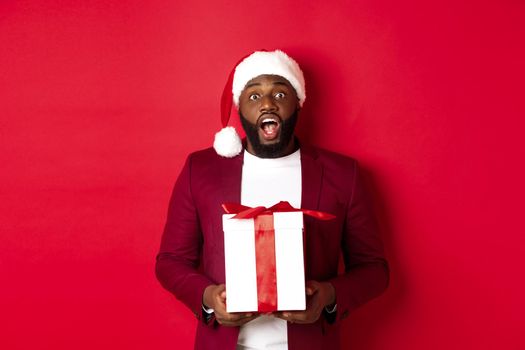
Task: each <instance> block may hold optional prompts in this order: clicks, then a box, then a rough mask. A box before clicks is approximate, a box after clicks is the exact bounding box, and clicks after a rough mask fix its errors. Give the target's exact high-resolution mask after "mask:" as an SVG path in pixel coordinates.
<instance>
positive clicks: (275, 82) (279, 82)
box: [245, 81, 288, 89]
mask: <svg viewBox="0 0 525 350" xmlns="http://www.w3.org/2000/svg"><path fill="white" fill-rule="evenodd" d="M260 85H261V83H250V84H248V85H246V87H245V89H247V88H249V87H252V86H260ZM272 85H284V86H288V85H287V84H286V83H285V82H284V81H274V82H273V83H272Z"/></svg>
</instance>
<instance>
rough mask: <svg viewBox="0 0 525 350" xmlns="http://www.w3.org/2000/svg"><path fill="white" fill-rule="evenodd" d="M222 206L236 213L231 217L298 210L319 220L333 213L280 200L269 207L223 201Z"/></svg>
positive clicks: (229, 212) (252, 216)
mask: <svg viewBox="0 0 525 350" xmlns="http://www.w3.org/2000/svg"><path fill="white" fill-rule="evenodd" d="M222 208H223V209H224V211H225V212H226V213H227V214H237V215H235V216H234V217H232V219H253V218H256V217H257V216H259V215H263V214H273V213H276V212H296V211H300V212H303V214H306V215H308V216H311V217H314V218H316V219H319V220H332V219H335V215H332V214H329V213H325V212H322V211H317V210H309V209H297V208H294V207H292V206H291V204H290V203H288V202H284V201H281V202H279V203H277V204H275V205H273V206H271V207H269V208H266V207H262V206H261V207H255V208H251V207H247V206H245V205H242V204H238V203H223V204H222Z"/></svg>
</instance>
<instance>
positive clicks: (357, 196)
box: [330, 160, 389, 320]
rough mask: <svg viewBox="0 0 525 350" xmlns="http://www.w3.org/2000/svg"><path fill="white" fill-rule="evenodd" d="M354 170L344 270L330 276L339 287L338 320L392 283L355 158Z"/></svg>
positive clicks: (347, 218)
mask: <svg viewBox="0 0 525 350" xmlns="http://www.w3.org/2000/svg"><path fill="white" fill-rule="evenodd" d="M352 172H353V179H352V181H353V184H352V186H351V191H350V197H349V199H348V204H347V208H346V218H345V221H344V226H343V230H344V232H343V238H342V252H343V258H344V264H345V273H344V274H342V275H339V276H337V277H335V278H333V279H331V280H330V282H331V283H332V284H333V286H334V288H335V291H336V299H337V320H340V319H343V318H346V317H347V316H348V315H349V313H350V312H351V311H352V310H354V309H356V308H357V307H359V306H360V305H362V304H364V303H366V302H367V301H369V300H370V299H373V298H374V297H376V296H378V295H380V294H381V293H382V292H383V291H384V290H385V289H386V288H387V286H388V283H389V268H388V263H387V261H386V259H385V257H384V252H383V244H382V240H381V237H380V235H379V231H378V227H377V222H376V219H375V216H374V214H373V211H372V209H371V205H370V198H369V197H368V196H367V194H366V193H365V190H364V188H363V184H362V181H361V176H360V174H359V169H358V164H357V162H356V161H355V160H354V164H353V171H352Z"/></svg>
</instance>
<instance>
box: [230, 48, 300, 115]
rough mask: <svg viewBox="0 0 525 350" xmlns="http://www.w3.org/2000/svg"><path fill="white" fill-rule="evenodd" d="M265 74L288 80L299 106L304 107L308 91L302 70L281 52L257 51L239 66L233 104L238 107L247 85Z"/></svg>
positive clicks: (233, 87)
mask: <svg viewBox="0 0 525 350" xmlns="http://www.w3.org/2000/svg"><path fill="white" fill-rule="evenodd" d="M263 74H271V75H279V76H281V77H283V78H285V79H286V80H288V81H289V82H290V84H291V85H292V86H293V88H294V89H295V92H296V93H297V97H298V98H299V104H300V105H301V106H302V105H303V103H304V100H305V99H306V91H305V83H304V76H303V72H302V71H301V68H299V65H298V64H297V62H295V60H294V59H293V58H291V57H290V56H288V55H287V54H285V53H284V52H282V51H281V50H275V51H271V52H267V51H256V52H254V53H253V54H251V55H250V56H248V57H246V58H245V59H244V60H243V61H242V62H241V63H239V64H238V65H237V68H236V69H235V75H234V77H233V85H232V93H233V102H234V103H235V105H236V106H237V107H238V106H239V97H240V96H241V92H242V91H243V90H244V87H245V86H246V84H247V83H248V82H249V81H250V80H252V79H253V78H255V77H258V76H259V75H263Z"/></svg>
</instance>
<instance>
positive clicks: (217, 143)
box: [213, 126, 242, 158]
mask: <svg viewBox="0 0 525 350" xmlns="http://www.w3.org/2000/svg"><path fill="white" fill-rule="evenodd" d="M213 148H215V152H217V154H218V155H220V156H223V157H226V158H233V157H235V156H237V155H238V154H239V153H241V151H242V142H241V138H240V137H239V134H237V131H236V130H235V128H234V127H233V126H227V127H225V128H222V129H221V131H219V132H218V133H216V134H215V140H214V141H213Z"/></svg>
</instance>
